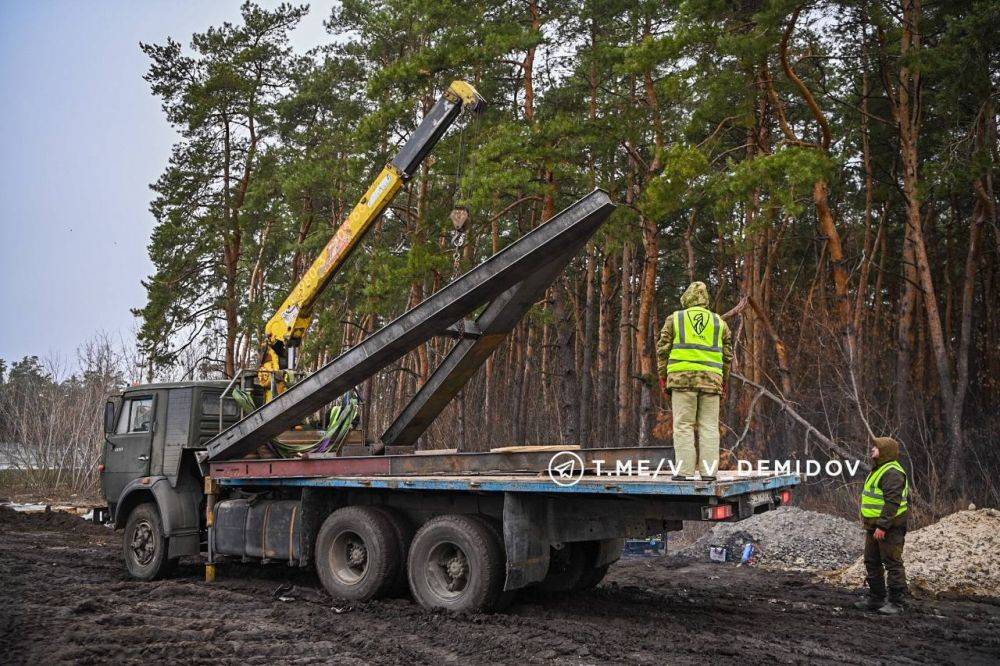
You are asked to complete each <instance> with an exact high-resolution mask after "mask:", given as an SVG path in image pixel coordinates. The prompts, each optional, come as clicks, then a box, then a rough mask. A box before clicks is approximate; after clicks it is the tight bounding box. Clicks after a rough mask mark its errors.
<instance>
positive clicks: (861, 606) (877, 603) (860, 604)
mask: <svg viewBox="0 0 1000 666" xmlns="http://www.w3.org/2000/svg"><path fill="white" fill-rule="evenodd" d="M884 605H885V598H884V597H865V598H864V599H862V600H861V601H856V602H854V607H855V608H857V609H858V610H863V611H872V612H874V611H877V610H879V609H880V608H882V606H884Z"/></svg>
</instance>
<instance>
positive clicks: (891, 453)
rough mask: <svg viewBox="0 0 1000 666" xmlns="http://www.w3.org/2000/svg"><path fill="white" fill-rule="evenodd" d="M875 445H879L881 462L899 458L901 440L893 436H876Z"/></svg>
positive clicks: (879, 459)
mask: <svg viewBox="0 0 1000 666" xmlns="http://www.w3.org/2000/svg"><path fill="white" fill-rule="evenodd" d="M875 446H877V447H878V462H879V464H882V463H887V462H889V461H890V460H899V442H897V441H896V440H894V439H893V438H892V437H876V438H875Z"/></svg>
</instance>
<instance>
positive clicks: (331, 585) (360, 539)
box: [316, 506, 402, 601]
mask: <svg viewBox="0 0 1000 666" xmlns="http://www.w3.org/2000/svg"><path fill="white" fill-rule="evenodd" d="M399 553H400V546H399V544H398V543H397V537H396V533H395V530H394V529H393V526H392V524H391V523H390V522H389V519H388V518H387V517H386V515H385V514H384V513H383V512H382V511H380V510H378V509H376V508H374V507H370V506H348V507H344V508H342V509H337V510H336V511H334V512H333V513H331V514H330V516H329V517H328V518H327V519H326V520H325V521H324V522H323V526H322V527H320V529H319V535H318V536H317V537H316V572H317V573H318V574H319V579H320V580H321V581H322V583H323V587H325V588H326V591H327V592H329V593H330V595H331V596H333V597H335V598H337V599H349V600H351V601H368V600H370V599H376V598H378V597H383V596H385V595H386V594H387V593H389V592H390V591H391V589H392V586H393V583H394V582H395V581H396V580H397V575H398V572H399V567H400V566H402V564H401V562H400V561H399Z"/></svg>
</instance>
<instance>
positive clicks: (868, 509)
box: [861, 460, 910, 518]
mask: <svg viewBox="0 0 1000 666" xmlns="http://www.w3.org/2000/svg"><path fill="white" fill-rule="evenodd" d="M890 469H894V470H897V471H899V473H900V474H902V475H903V498H902V499H901V500H900V502H899V510H898V511H896V516H901V515H903V514H904V513H906V510H907V509H908V508H909V502H907V498H908V497H909V496H910V482H909V480H907V478H906V471H905V470H904V469H903V466H902V465H900V464H899V461H898V460H890V461H889V462H887V463H885V464H884V465H880V466H879V467H877V468H875V469H873V470H872V472H871V474H869V475H868V478H867V479H865V487H864V489H863V490H862V491H861V517H862V518H878V517H879V516H881V515H882V507H884V506H885V497H884V496H883V495H882V489H881V488H879V485H878V483H879V481H881V480H882V477H883V476H885V473H886V472H888V471H889V470H890ZM894 517H895V516H894Z"/></svg>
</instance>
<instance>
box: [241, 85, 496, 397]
mask: <svg viewBox="0 0 1000 666" xmlns="http://www.w3.org/2000/svg"><path fill="white" fill-rule="evenodd" d="M483 106H485V101H484V100H483V98H482V97H481V96H480V95H479V93H478V92H477V91H476V89H475V88H473V87H472V85H470V84H469V83H466V82H465V81H454V82H452V84H451V85H450V86H449V87H448V90H447V91H445V93H444V95H442V96H441V98H440V99H438V101H437V102H436V103H435V104H434V106H433V107H432V108H431V110H430V111H429V112H428V113H427V115H426V116H424V119H423V120H422V121H421V123H420V125H419V126H418V127H417V129H416V131H414V133H413V135H412V136H411V137H410V138H409V140H408V141H407V142H406V144H405V145H404V146H403V148H402V149H401V150H400V151H399V154H397V155H396V157H395V158H394V159H393V160H392V161H391V162H389V163H388V164H386V165H385V168H383V169H382V171H381V172H380V173H379V174H378V176H377V177H376V178H375V180H374V181H373V182H372V184H371V185H370V186H369V187H368V190H367V191H366V192H365V194H364V196H363V197H361V200H360V201H358V203H357V205H355V206H354V208H353V210H351V212H350V214H349V215H348V216H347V219H346V220H344V222H343V223H342V224H341V225H340V227H338V228H337V231H336V232H335V233H334V234H333V237H332V238H331V239H330V241H329V242H328V243H327V244H326V247H324V248H323V251H322V252H320V254H319V256H318V257H316V259H315V261H313V263H312V265H311V266H310V267H309V269H308V270H307V271H306V272H305V275H303V276H302V279H301V280H299V282H298V284H296V285H295V287H294V288H293V289H292V291H291V293H289V294H288V296H287V297H286V298H285V301H284V302H283V303H282V304H281V307H279V308H278V311H277V312H276V313H275V314H274V316H273V317H271V319H270V321H268V322H267V325H266V326H265V328H264V339H263V341H262V345H261V346H262V352H263V358H262V359H261V365H260V369H259V371H258V374H257V382H258V384H260V385H261V386H264V387H265V388H266V390H267V396H268V400H270V399H271V398H272V397H273V396H274V395H277V394H278V393H281V392H283V390H284V384H285V371H286V370H289V369H294V367H295V350H296V349H297V348H298V346H299V345H300V344H301V343H302V339H303V338H304V337H305V334H306V331H307V330H308V329H309V325H310V324H311V323H312V314H313V313H312V308H313V306H314V305H315V303H316V299H317V298H319V295H320V294H322V293H323V290H324V289H325V288H326V286H327V285H328V284H329V283H330V281H331V280H332V279H333V277H334V275H336V274H337V272H338V271H339V270H340V268H341V267H342V266H343V265H344V263H345V262H346V261H347V259H348V257H350V255H351V252H352V251H353V250H354V248H355V247H356V246H357V245H358V243H359V242H360V241H361V239H362V238H363V237H364V235H365V233H367V231H368V229H369V228H370V227H371V226H372V224H373V223H374V222H375V220H377V219H378V217H379V215H381V214H382V213H383V212H384V211H385V209H386V208H387V207H388V206H389V204H390V203H391V202H392V200H393V199H394V198H395V197H396V195H397V194H398V193H399V191H400V190H401V189H402V188H403V184H404V183H405V182H406V181H407V180H409V179H410V178H411V177H412V176H413V174H414V173H416V170H417V168H418V167H419V166H420V163H421V162H422V161H423V159H424V157H426V156H427V154H428V153H429V152H430V151H431V149H433V148H434V146H435V144H437V142H438V141H439V140H440V138H441V137H442V136H443V135H444V133H445V131H447V129H448V127H450V126H451V124H452V122H454V120H455V118H456V117H458V115H459V113H460V112H461V111H462V109H463V108H468V109H470V110H473V111H478V110H480V109H482V107H483Z"/></svg>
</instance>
